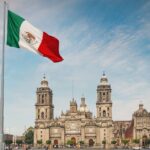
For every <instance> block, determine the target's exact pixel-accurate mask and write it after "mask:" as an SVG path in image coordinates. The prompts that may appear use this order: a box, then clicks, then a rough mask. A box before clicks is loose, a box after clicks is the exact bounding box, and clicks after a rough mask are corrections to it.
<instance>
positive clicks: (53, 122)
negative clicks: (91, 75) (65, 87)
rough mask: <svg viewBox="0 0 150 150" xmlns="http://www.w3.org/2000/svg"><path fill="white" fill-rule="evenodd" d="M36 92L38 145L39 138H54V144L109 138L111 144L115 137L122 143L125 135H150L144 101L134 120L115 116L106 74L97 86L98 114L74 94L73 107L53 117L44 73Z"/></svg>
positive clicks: (99, 141) (88, 142)
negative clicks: (124, 119)
mask: <svg viewBox="0 0 150 150" xmlns="http://www.w3.org/2000/svg"><path fill="white" fill-rule="evenodd" d="M36 95H37V102H36V104H35V111H36V119H35V129H34V144H35V145H36V144H37V141H38V140H42V142H43V144H45V143H46V141H47V140H51V142H52V145H65V144H66V143H67V141H69V140H71V141H72V143H73V144H74V145H75V144H77V143H79V142H80V141H84V143H85V144H86V145H88V146H93V145H95V146H101V145H102V143H105V142H106V146H107V147H110V146H111V141H112V140H117V143H118V144H119V143H120V142H121V139H124V138H130V139H132V138H143V136H144V137H145V135H146V137H147V138H149V137H150V123H149V122H150V113H148V112H147V111H146V110H145V109H143V106H141V105H140V108H139V110H138V111H136V112H135V113H134V114H133V119H132V120H129V121H113V120H112V100H111V85H110V84H109V82H108V79H107V77H106V75H105V74H103V76H102V77H101V79H100V82H99V85H98V86H97V101H96V106H95V109H96V117H93V114H92V112H90V111H89V110H88V107H87V105H86V101H85V98H84V97H81V103H80V105H79V106H78V104H77V102H76V100H75V99H74V98H73V99H72V100H71V101H70V109H69V110H67V111H66V112H61V116H60V117H59V118H54V105H53V92H52V89H50V88H49V86H48V81H47V80H46V78H45V77H44V78H43V80H42V81H41V86H40V87H39V88H37V91H36ZM139 114H140V117H139ZM141 118H142V119H141ZM144 120H145V121H144ZM140 121H141V122H140ZM143 121H144V125H143ZM137 122H138V123H137ZM141 124H142V126H141ZM141 130H142V131H141ZM141 133H142V135H141ZM145 133H146V134H145ZM146 137H145V138H146Z"/></svg>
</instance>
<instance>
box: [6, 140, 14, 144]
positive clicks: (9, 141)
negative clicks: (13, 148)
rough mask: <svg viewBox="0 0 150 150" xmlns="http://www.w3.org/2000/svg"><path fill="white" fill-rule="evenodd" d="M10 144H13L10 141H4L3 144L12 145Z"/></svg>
mask: <svg viewBox="0 0 150 150" xmlns="http://www.w3.org/2000/svg"><path fill="white" fill-rule="evenodd" d="M12 143H13V141H12V140H5V144H6V145H10V144H12Z"/></svg>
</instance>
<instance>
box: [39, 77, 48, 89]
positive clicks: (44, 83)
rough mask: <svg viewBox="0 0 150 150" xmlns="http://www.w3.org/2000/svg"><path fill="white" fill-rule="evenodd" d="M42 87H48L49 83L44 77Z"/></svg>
mask: <svg viewBox="0 0 150 150" xmlns="http://www.w3.org/2000/svg"><path fill="white" fill-rule="evenodd" d="M41 87H48V81H47V80H46V77H45V75H44V77H43V80H42V81H41Z"/></svg>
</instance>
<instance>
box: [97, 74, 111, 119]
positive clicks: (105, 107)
mask: <svg viewBox="0 0 150 150" xmlns="http://www.w3.org/2000/svg"><path fill="white" fill-rule="evenodd" d="M96 110H97V118H99V119H102V120H112V101H111V85H110V84H109V83H108V79H107V77H106V75H105V73H103V75H102V77H101V79H100V84H99V85H98V86H97V102H96Z"/></svg>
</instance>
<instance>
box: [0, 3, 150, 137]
mask: <svg viewBox="0 0 150 150" xmlns="http://www.w3.org/2000/svg"><path fill="white" fill-rule="evenodd" d="M9 8H10V9H11V10H12V11H14V12H15V13H17V14H18V15H20V16H22V17H24V18H26V19H27V20H28V21H30V22H31V23H32V24H33V25H35V26H36V27H37V28H39V29H41V30H43V31H46V32H48V33H49V34H51V35H53V36H56V37H57V38H58V39H59V40H60V53H61V55H62V56H63V57H64V61H63V62H62V63H58V64H54V63H52V62H51V61H49V60H48V59H46V58H43V57H41V56H38V55H35V54H33V53H30V52H28V51H26V50H23V49H16V48H9V47H8V46H6V57H5V58H6V60H5V62H6V63H5V131H6V132H10V133H13V134H21V133H22V132H23V131H24V130H25V128H27V127H29V126H30V125H34V119H35V107H34V104H35V102H36V94H35V92H36V88H37V87H39V86H40V81H41V79H42V77H43V74H44V73H45V74H46V77H47V79H48V81H49V86H50V88H51V89H52V90H53V93H54V96H53V103H54V105H55V109H54V112H55V117H56V116H59V115H60V113H61V110H63V111H66V110H67V109H69V101H70V100H71V99H72V81H73V85H74V97H75V99H76V100H77V102H78V104H79V103H80V98H81V96H82V95H83V94H84V96H85V97H86V103H87V104H88V106H89V109H90V110H91V111H92V112H93V114H94V115H95V112H96V106H95V103H96V88H97V85H98V84H99V80H100V77H101V75H102V73H103V71H105V72H106V75H107V77H108V79H109V82H110V83H111V86H112V101H113V119H114V120H129V119H131V118H132V113H133V112H134V111H135V110H136V109H137V108H138V104H139V103H140V102H143V104H144V106H145V108H146V109H148V110H149V111H150V103H149V101H150V75H149V74H150V14H149V10H150V1H147V0H138V1H137V0H132V1H130V0H126V1H124V0H61V1H60V0H30V1H26V0H13V1H9ZM2 14H3V4H2V1H1V2H0V20H1V21H0V47H2V45H1V43H2V25H3V24H2V23H3V22H2V19H3V17H2ZM118 112H119V113H118Z"/></svg>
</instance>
